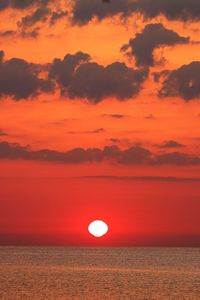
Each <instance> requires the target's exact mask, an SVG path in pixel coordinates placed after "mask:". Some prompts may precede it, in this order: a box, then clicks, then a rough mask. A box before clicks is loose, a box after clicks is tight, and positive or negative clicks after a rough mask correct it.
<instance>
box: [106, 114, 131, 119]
mask: <svg viewBox="0 0 200 300" xmlns="http://www.w3.org/2000/svg"><path fill="white" fill-rule="evenodd" d="M103 117H110V118H113V119H124V118H126V117H127V116H126V115H123V114H104V115H103Z"/></svg>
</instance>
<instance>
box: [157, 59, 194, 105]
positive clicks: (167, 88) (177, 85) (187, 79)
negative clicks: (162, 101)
mask: <svg viewBox="0 0 200 300" xmlns="http://www.w3.org/2000/svg"><path fill="white" fill-rule="evenodd" d="M199 74H200V61H194V62H192V63H190V64H189V65H183V66H181V67H180V68H178V69H177V70H173V71H171V72H168V75H167V77H166V78H165V80H164V82H163V85H162V88H161V90H160V91H159V96H160V97H175V96H179V97H181V98H183V99H184V100H186V101H189V100H192V99H195V98H199V97H200V76H199Z"/></svg>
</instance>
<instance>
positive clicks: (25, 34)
mask: <svg viewBox="0 0 200 300" xmlns="http://www.w3.org/2000/svg"><path fill="white" fill-rule="evenodd" d="M38 35H39V28H35V29H33V30H24V29H23V30H20V31H19V30H16V31H14V30H7V31H1V32H0V38H4V39H5V38H13V37H21V38H23V39H27V38H31V39H36V38H37V37H38Z"/></svg>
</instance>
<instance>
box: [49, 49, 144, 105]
mask: <svg viewBox="0 0 200 300" xmlns="http://www.w3.org/2000/svg"><path fill="white" fill-rule="evenodd" d="M147 77H148V70H147V69H141V70H133V69H132V68H129V67H127V66H126V65H125V64H124V63H120V62H114V63H112V64H110V65H108V66H106V67H104V66H102V65H99V64H97V63H95V62H90V56H89V55H88V54H85V53H82V52H78V53H76V54H74V55H70V54H68V55H66V56H65V57H64V59H63V60H61V59H55V60H54V61H53V63H52V65H51V68H50V72H49V78H50V79H54V80H55V81H56V82H57V83H58V84H59V86H60V87H61V90H62V94H63V95H65V96H67V97H69V98H72V99H73V98H85V99H88V100H89V101H91V102H93V103H98V102H100V101H101V100H102V99H104V98H106V97H112V96H113V97H116V98H118V99H119V100H124V99H128V98H132V97H134V96H136V95H137V94H138V93H139V92H140V90H141V88H142V83H143V82H144V81H145V79H146V78H147Z"/></svg>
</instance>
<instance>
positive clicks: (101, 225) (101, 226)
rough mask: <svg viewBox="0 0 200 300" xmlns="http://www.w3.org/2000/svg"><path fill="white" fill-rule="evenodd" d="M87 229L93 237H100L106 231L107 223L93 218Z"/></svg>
mask: <svg viewBox="0 0 200 300" xmlns="http://www.w3.org/2000/svg"><path fill="white" fill-rule="evenodd" d="M88 231H89V233H90V234H92V235H93V236H95V237H101V236H103V235H105V234H106V233H107V232H108V225H107V224H106V223H105V222H103V221H101V220H95V221H93V222H92V223H90V225H89V226H88Z"/></svg>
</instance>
